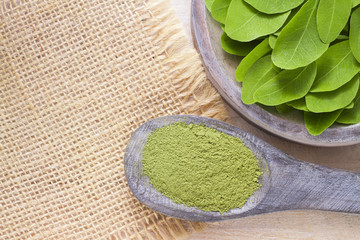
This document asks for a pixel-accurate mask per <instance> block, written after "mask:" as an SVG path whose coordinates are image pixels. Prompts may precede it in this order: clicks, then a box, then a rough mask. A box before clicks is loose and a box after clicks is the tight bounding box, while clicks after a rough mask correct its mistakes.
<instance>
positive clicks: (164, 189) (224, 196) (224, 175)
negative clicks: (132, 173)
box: [143, 122, 262, 213]
mask: <svg viewBox="0 0 360 240" xmlns="http://www.w3.org/2000/svg"><path fill="white" fill-rule="evenodd" d="M258 162H259V161H258V159H256V158H255V156H254V154H253V153H252V151H251V150H250V149H248V148H247V147H245V146H244V144H243V142H242V141H241V140H240V139H238V138H235V137H233V136H230V135H227V134H225V133H221V132H219V131H217V130H215V129H212V128H209V127H205V126H203V125H195V124H186V123H183V122H179V123H175V124H173V125H169V126H165V127H162V128H159V129H157V130H156V131H154V132H153V133H152V134H151V135H150V136H149V137H148V139H147V143H146V144H145V147H144V150H143V168H144V173H145V175H147V176H148V177H149V178H150V183H151V184H153V186H154V187H155V188H156V189H158V190H159V191H160V192H161V193H162V194H163V195H165V196H166V197H168V198H170V199H172V200H173V201H174V202H176V203H182V204H185V205H187V206H190V207H198V208H199V209H201V210H204V211H219V212H221V213H224V212H227V211H228V210H230V209H232V208H238V207H239V208H240V207H242V206H243V205H244V204H245V203H246V201H247V200H248V198H249V197H250V196H251V195H252V194H253V193H254V192H255V191H256V190H257V189H258V188H259V187H260V185H259V182H258V178H259V177H260V175H261V174H262V172H261V170H260V168H259V163H258Z"/></svg>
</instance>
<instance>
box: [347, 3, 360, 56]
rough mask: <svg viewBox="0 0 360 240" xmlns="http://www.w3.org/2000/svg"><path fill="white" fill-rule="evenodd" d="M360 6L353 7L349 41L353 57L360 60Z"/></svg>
mask: <svg viewBox="0 0 360 240" xmlns="http://www.w3.org/2000/svg"><path fill="white" fill-rule="evenodd" d="M359 26H360V8H357V9H355V11H353V13H352V14H351V19H350V33H349V41H350V48H351V51H352V53H353V54H354V57H355V58H356V60H357V61H358V62H360V28H359Z"/></svg>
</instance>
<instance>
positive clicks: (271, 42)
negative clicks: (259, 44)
mask: <svg viewBox="0 0 360 240" xmlns="http://www.w3.org/2000/svg"><path fill="white" fill-rule="evenodd" d="M276 39H277V37H276V36H275V35H270V36H269V46H270V47H271V48H272V49H274V47H275V43H276Z"/></svg>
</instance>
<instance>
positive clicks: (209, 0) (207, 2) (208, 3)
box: [205, 0, 214, 12]
mask: <svg viewBox="0 0 360 240" xmlns="http://www.w3.org/2000/svg"><path fill="white" fill-rule="evenodd" d="M213 2H214V0H205V5H206V8H207V9H208V10H209V12H211V6H212V5H213Z"/></svg>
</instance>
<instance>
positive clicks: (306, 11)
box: [272, 0, 329, 69]
mask: <svg viewBox="0 0 360 240" xmlns="http://www.w3.org/2000/svg"><path fill="white" fill-rule="evenodd" d="M318 1H319V0H308V1H307V2H306V3H305V4H304V5H303V6H302V7H301V9H300V10H299V12H298V13H297V14H296V15H295V16H294V17H293V19H291V21H290V22H289V23H288V24H287V25H286V26H285V27H284V29H283V30H282V31H281V32H280V35H279V37H278V39H277V41H276V44H275V48H274V51H273V53H272V60H273V62H274V64H275V65H276V66H278V67H279V68H283V69H295V68H299V67H305V66H306V65H308V64H310V63H312V62H313V61H315V60H316V59H318V58H319V57H320V56H321V55H322V54H323V53H324V52H325V51H326V49H327V48H328V46H329V44H326V43H323V42H322V41H321V39H320V37H319V34H318V31H317V25H316V10H317V5H318Z"/></svg>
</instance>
